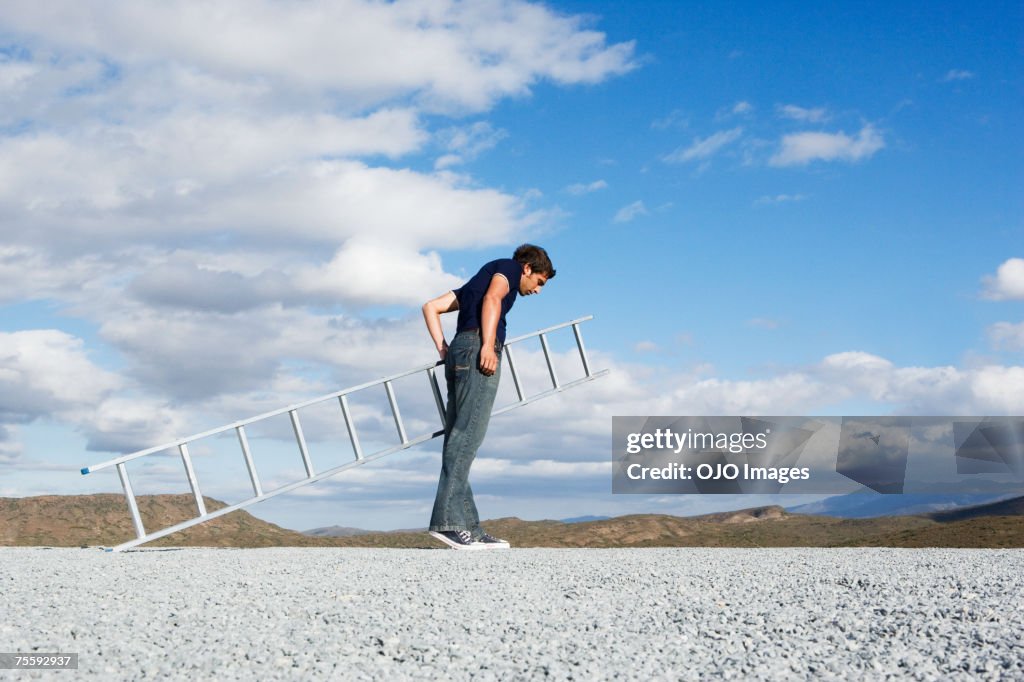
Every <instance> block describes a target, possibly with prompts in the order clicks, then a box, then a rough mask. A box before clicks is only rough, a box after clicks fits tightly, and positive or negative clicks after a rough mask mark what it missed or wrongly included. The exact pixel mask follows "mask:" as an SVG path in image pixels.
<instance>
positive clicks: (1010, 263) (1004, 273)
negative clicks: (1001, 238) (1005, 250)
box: [982, 258, 1024, 301]
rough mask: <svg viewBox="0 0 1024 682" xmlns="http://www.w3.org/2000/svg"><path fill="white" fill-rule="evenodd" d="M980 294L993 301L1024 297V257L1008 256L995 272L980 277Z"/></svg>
mask: <svg viewBox="0 0 1024 682" xmlns="http://www.w3.org/2000/svg"><path fill="white" fill-rule="evenodd" d="M982 283H983V284H984V285H985V290H984V291H983V292H982V296H983V297H984V298H987V299H991V300H994V301H1003V300H1018V301H1019V300H1022V299H1024V258H1010V259H1008V260H1006V262H1004V263H1003V264H1002V265H1000V266H999V267H998V268H997V269H996V274H995V275H994V276H993V275H987V276H985V277H984V278H982Z"/></svg>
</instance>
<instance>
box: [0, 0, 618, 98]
mask: <svg viewBox="0 0 1024 682" xmlns="http://www.w3.org/2000/svg"><path fill="white" fill-rule="evenodd" d="M0 20H2V21H3V24H4V26H5V28H6V29H7V30H8V31H9V32H16V33H22V34H27V35H29V36H34V37H42V38H44V39H45V40H46V41H47V42H50V43H53V44H55V45H58V46H60V48H61V49H64V50H67V51H73V52H74V51H77V52H85V53H99V54H103V55H104V56H105V57H106V58H108V59H110V60H113V61H115V62H121V61H131V62H135V63H138V64H140V65H145V66H151V65H153V64H159V63H184V64H189V65H191V66H192V67H193V68H195V69H197V70H199V71H201V72H203V73H206V74H210V75H211V76H213V77H215V78H220V79H226V80H230V81H236V82H245V81H250V80H253V79H257V80H258V79H263V80H265V81H266V82H267V83H268V84H270V85H271V86H272V87H274V88H282V89H284V90H286V91H289V90H290V91H297V92H299V93H308V92H311V91H312V92H321V91H324V90H329V91H333V92H338V93H341V94H343V95H344V98H345V99H346V100H348V101H349V102H350V103H352V104H355V105H356V106H371V105H376V104H379V103H381V102H382V101H385V100H389V99H393V98H395V97H401V96H407V95H416V96H417V97H418V99H419V101H420V102H421V103H422V104H424V105H426V106H430V107H433V108H440V109H444V108H449V107H452V106H456V107H460V108H462V107H465V108H469V109H472V110H476V111H480V110H484V109H486V108H488V107H489V106H490V105H491V104H492V103H493V102H494V101H495V100H496V99H497V98H499V97H505V96H509V95H519V94H524V93H526V92H528V91H529V88H530V86H531V85H532V84H533V83H534V82H536V81H537V80H539V79H550V80H553V81H555V82H558V83H592V82H597V81H600V80H603V79H604V78H606V77H608V76H609V75H613V74H620V73H624V72H626V71H628V70H630V69H632V68H634V66H635V63H634V61H633V44H632V43H619V44H616V45H611V46H609V45H607V44H606V42H605V36H604V34H602V33H599V32H596V31H590V30H585V29H584V28H583V26H582V20H581V19H580V18H578V17H571V16H562V15H558V14H555V13H553V12H551V11H549V10H548V9H547V8H545V7H542V6H539V5H533V4H528V3H525V2H517V1H515V0H506V1H500V0H495V1H490V2H475V3H458V2H453V1H451V0H439V1H437V2H431V3H394V4H379V3H371V2H365V1H364V0H339V1H337V2H308V3H300V2H284V3H277V2H269V1H266V0H264V1H261V2H242V1H241V0H235V1H233V2H231V1H229V2H224V3H220V4H219V5H218V6H217V11H216V12H211V11H209V8H207V7H204V6H197V5H194V4H192V3H189V2H185V1H184V0H178V1H176V2H174V1H172V2H166V3H159V4H155V5H129V6H112V7H100V6H95V5H90V4H87V3H86V4H82V3H77V2H70V1H67V2H57V3H51V4H50V5H48V6H47V8H46V9H43V8H40V7H38V6H37V5H35V4H33V3H29V2H23V3H6V4H5V9H4V11H3V12H2V15H0ZM83 27H87V30H84V29H83ZM397 45H400V46H401V49H400V50H396V49H394V46H397Z"/></svg>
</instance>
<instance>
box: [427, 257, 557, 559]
mask: <svg viewBox="0 0 1024 682" xmlns="http://www.w3.org/2000/svg"><path fill="white" fill-rule="evenodd" d="M554 276H555V269H554V268H553V267H552V266H551V260H550V259H549V258H548V254H547V252H546V251H545V250H544V249H542V248H540V247H539V246H534V245H533V244H523V245H522V246H520V247H519V248H518V249H516V251H515V253H514V254H513V255H512V258H501V259H498V260H494V261H491V262H490V263H487V264H486V265H484V266H483V267H482V268H480V272H478V273H477V274H476V275H474V276H473V278H472V279H470V280H469V281H468V282H466V283H465V284H464V285H463V286H462V287H461V288H459V289H455V290H453V291H449V292H448V293H446V294H442V295H441V296H438V297H437V298H435V299H433V300H431V301H427V302H426V303H425V304H424V305H423V319H424V320H426V323H427V331H429V332H430V337H431V338H432V339H433V340H434V345H435V346H436V347H437V352H438V353H439V354H440V355H441V359H442V360H444V376H445V379H446V381H447V384H448V408H447V411H446V413H445V425H444V450H443V455H442V460H441V478H440V480H439V481H438V484H437V497H436V498H435V499H434V511H433V514H432V516H431V518H430V534H431V535H433V536H434V537H435V538H437V539H438V540H441V541H442V542H444V543H445V544H447V545H448V546H450V547H452V548H453V549H507V548H508V546H509V544H508V542H506V541H504V540H499V539H498V538H495V537H493V536H491V535H490V534H489V533H486V532H485V531H484V530H483V529H482V528H481V527H480V517H479V515H478V514H477V511H476V504H475V503H474V502H473V491H472V489H471V488H470V487H469V468H470V466H471V465H472V464H473V459H474V458H475V457H476V451H477V449H478V448H479V447H480V444H481V443H482V442H483V439H484V434H485V433H486V432H487V424H488V422H489V421H490V418H491V408H492V407H493V406H494V397H495V395H497V393H498V378H499V377H500V372H499V371H498V368H499V366H500V357H501V349H502V346H503V344H504V343H505V315H506V314H507V313H508V311H509V310H511V308H512V304H513V303H515V301H516V296H517V295H520V294H521V295H523V296H529V295H531V294H539V293H540V292H541V289H542V288H543V287H544V284H545V283H547V281H548V280H549V279H551V278H552V277H554ZM453 310H458V311H459V319H458V324H457V326H456V333H455V337H454V338H453V339H452V343H451V345H450V346H449V345H448V343H447V342H446V341H445V338H444V332H443V331H442V329H441V315H442V314H444V313H449V312H452V311H453Z"/></svg>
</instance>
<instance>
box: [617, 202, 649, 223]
mask: <svg viewBox="0 0 1024 682" xmlns="http://www.w3.org/2000/svg"><path fill="white" fill-rule="evenodd" d="M642 215H650V211H648V210H647V207H646V206H645V205H644V202H643V201H634V202H633V203H631V204H628V205H626V206H623V207H622V208H620V209H619V210H618V211H617V212H616V213H615V217H614V218H612V220H614V221H615V222H617V223H630V222H633V220H634V219H635V218H636V217H637V216H642Z"/></svg>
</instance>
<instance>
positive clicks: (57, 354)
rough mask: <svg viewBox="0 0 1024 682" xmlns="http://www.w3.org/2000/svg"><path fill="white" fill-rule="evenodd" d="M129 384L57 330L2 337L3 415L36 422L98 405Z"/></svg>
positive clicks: (0, 389) (0, 383) (0, 411)
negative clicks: (48, 415)
mask: <svg viewBox="0 0 1024 682" xmlns="http://www.w3.org/2000/svg"><path fill="white" fill-rule="evenodd" d="M122 384H123V382H122V381H121V380H120V379H119V378H118V377H117V375H115V374H113V373H111V372H108V371H106V370H103V369H101V368H99V367H98V366H96V365H95V364H94V363H93V362H92V361H91V360H90V359H89V358H88V356H87V354H86V351H85V344H84V342H83V341H82V340H81V339H79V338H76V337H74V336H71V335H70V334H67V333H65V332H62V331H59V330H56V329H35V330H25V331H17V332H0V415H4V416H7V417H8V418H9V419H26V420H31V419H35V418H37V417H39V416H42V415H47V414H52V413H55V412H68V411H74V410H80V409H85V408H87V407H89V406H92V405H95V404H97V403H98V402H100V401H101V400H103V399H104V398H105V397H106V396H108V395H110V394H111V393H112V392H113V391H114V390H115V389H117V388H120V387H121V386H122Z"/></svg>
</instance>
